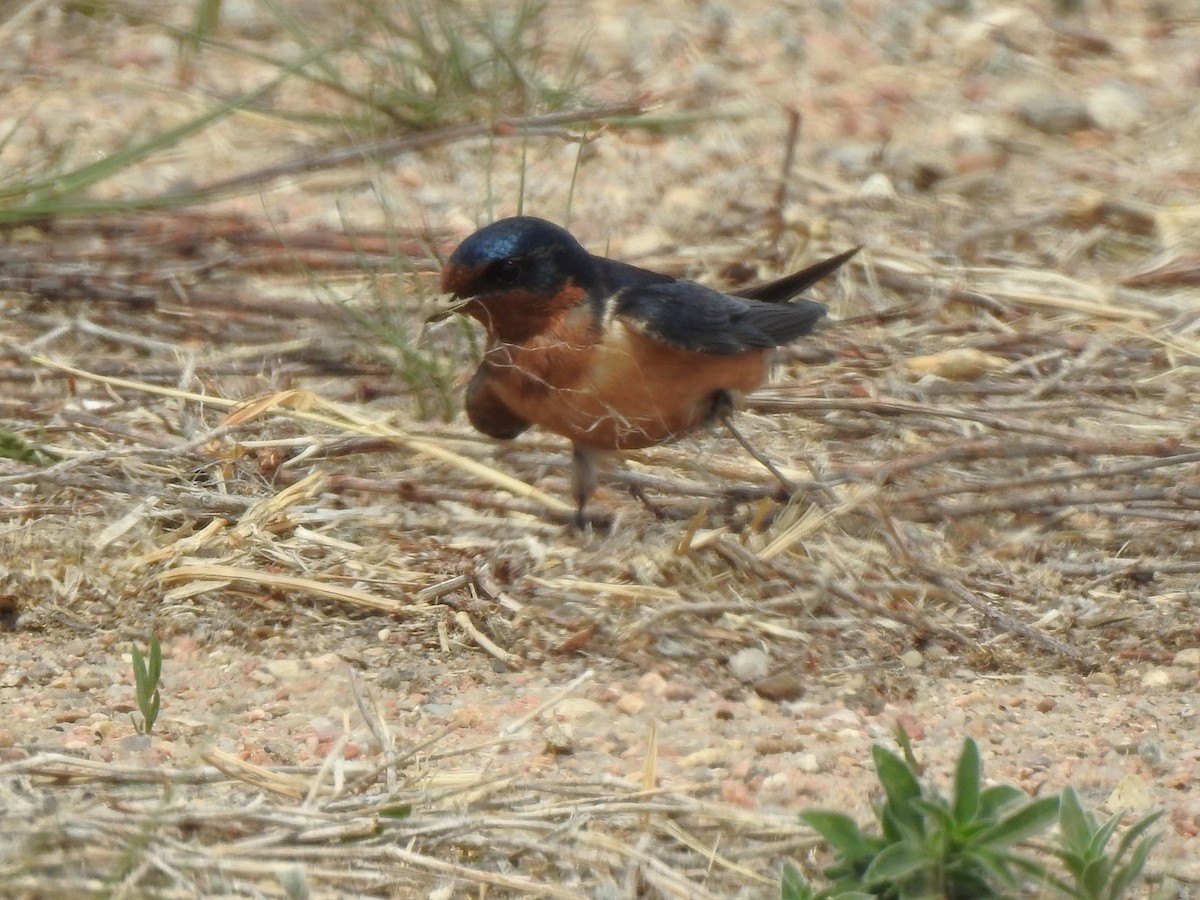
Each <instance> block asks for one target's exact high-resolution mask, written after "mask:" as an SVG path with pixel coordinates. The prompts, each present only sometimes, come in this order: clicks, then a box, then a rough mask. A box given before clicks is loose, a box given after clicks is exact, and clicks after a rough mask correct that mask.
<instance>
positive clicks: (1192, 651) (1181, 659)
mask: <svg viewBox="0 0 1200 900" xmlns="http://www.w3.org/2000/svg"><path fill="white" fill-rule="evenodd" d="M1175 665H1177V666H1180V667H1182V668H1185V669H1196V670H1200V647H1188V648H1187V649H1185V650H1180V651H1179V652H1178V653H1176V654H1175Z"/></svg>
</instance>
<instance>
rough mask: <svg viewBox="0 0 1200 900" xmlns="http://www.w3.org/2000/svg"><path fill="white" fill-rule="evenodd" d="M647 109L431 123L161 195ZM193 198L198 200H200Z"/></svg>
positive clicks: (257, 182)
mask: <svg viewBox="0 0 1200 900" xmlns="http://www.w3.org/2000/svg"><path fill="white" fill-rule="evenodd" d="M645 111H646V107H645V104H644V103H642V102H640V101H633V102H630V103H611V104H600V105H597V106H584V107H580V108H577V109H569V110H563V111H562V112H553V113H542V114H540V115H534V116H502V117H500V118H496V119H491V120H489V121H486V122H472V123H470V124H466V125H450V126H447V127H445V128H436V129H433V130H432V131H426V132H422V133H420V134H406V135H402V136H400V137H394V138H386V139H385V140H381V141H373V142H371V143H367V144H356V145H354V146H352V147H339V148H338V149H337V150H332V151H330V152H328V153H322V154H318V155H316V156H309V157H304V158H301V159H293V160H289V161H288V162H285V163H280V164H279V165H274V166H266V167H265V168H262V169H258V170H256V171H254V172H246V173H244V174H242V175H235V176H233V177H232V178H225V179H221V180H218V181H212V182H209V183H208V184H204V185H200V186H198V187H188V188H180V189H179V190H176V191H170V192H168V193H167V194H166V195H164V196H166V197H178V198H179V201H180V203H189V202H193V201H192V200H191V199H190V198H193V197H197V198H203V199H204V201H205V202H207V200H208V199H210V198H211V197H212V196H213V195H220V194H230V193H235V192H238V191H244V190H246V189H247V188H251V187H261V186H262V185H265V184H267V183H269V182H272V181H278V180H279V179H281V178H287V177H290V176H294V175H303V174H307V173H311V172H319V171H322V170H324V169H332V168H336V167H337V166H343V165H347V164H351V163H361V162H369V161H371V160H373V159H379V158H389V157H393V156H398V155H399V154H401V153H411V152H414V151H418V150H427V149H429V148H430V147H437V146H441V145H443V144H450V143H453V142H455V141H463V140H469V139H471V138H477V137H493V138H500V137H510V136H511V137H520V136H522V135H523V133H524V132H525V131H527V130H528V129H536V128H545V127H547V126H556V125H571V124H574V123H577V122H594V121H596V120H598V119H613V118H619V117H623V116H640V115H642V114H643V113H644V112H645ZM195 202H200V201H199V200H197V201H195Z"/></svg>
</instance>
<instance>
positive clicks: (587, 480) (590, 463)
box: [571, 444, 596, 531]
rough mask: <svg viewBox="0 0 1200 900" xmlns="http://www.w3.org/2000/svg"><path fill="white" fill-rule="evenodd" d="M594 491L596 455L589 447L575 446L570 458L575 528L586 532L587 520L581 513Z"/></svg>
mask: <svg viewBox="0 0 1200 900" xmlns="http://www.w3.org/2000/svg"><path fill="white" fill-rule="evenodd" d="M595 491H596V454H595V451H593V450H592V449H591V448H590V447H584V446H582V445H580V444H576V445H575V453H574V455H573V456H572V457H571V492H572V494H573V495H574V496H575V527H576V528H578V529H579V530H580V531H586V530H587V526H588V520H587V518H586V517H585V516H584V514H583V511H584V508H585V507H586V506H587V502H588V500H590V499H591V498H592V494H593V493H595Z"/></svg>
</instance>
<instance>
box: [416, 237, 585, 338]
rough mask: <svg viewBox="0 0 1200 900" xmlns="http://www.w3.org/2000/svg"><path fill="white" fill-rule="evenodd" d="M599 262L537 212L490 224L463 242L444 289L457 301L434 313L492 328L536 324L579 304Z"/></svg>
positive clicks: (444, 278)
mask: <svg viewBox="0 0 1200 900" xmlns="http://www.w3.org/2000/svg"><path fill="white" fill-rule="evenodd" d="M595 277H596V276H595V262H594V261H593V259H592V256H591V254H589V253H588V252H587V251H586V250H585V249H584V248H583V247H582V246H581V245H580V243H579V242H578V241H577V240H575V238H573V237H572V236H571V234H570V232H568V231H566V230H565V229H563V228H560V227H559V226H557V225H555V224H553V223H552V222H547V221H546V220H545V219H537V218H534V217H532V216H515V217H513V218H510V219H501V220H499V221H498V222H493V223H492V224H491V225H486V226H484V227H483V228H481V229H479V230H478V231H476V232H475V233H474V234H472V235H471V236H470V237H468V238H467V239H466V240H465V241H463V242H462V243H461V244H459V246H458V249H457V250H455V251H454V253H453V254H452V255H451V256H450V259H449V260H448V261H447V262H446V265H445V268H443V269H442V290H443V291H444V292H446V293H447V294H451V295H453V296H454V298H455V299H456V300H457V301H458V302H457V303H456V304H455V305H454V306H452V307H451V308H450V309H448V310H443V311H441V312H439V313H436V314H435V317H434V318H435V319H442V318H445V317H446V316H448V315H450V314H451V313H454V312H463V313H466V314H468V315H471V316H474V317H475V318H476V319H479V320H480V321H481V322H483V324H484V325H485V326H487V328H488V330H489V331H491V332H493V333H494V334H498V335H499V336H501V338H502V339H508V336H506V335H505V334H504V332H514V331H517V330H523V329H527V328H536V325H537V323H538V321H539V320H544V319H546V318H548V317H549V316H552V315H554V314H555V313H556V312H559V311H561V310H562V309H564V308H567V307H570V306H574V305H577V304H578V303H580V302H582V301H583V300H584V298H585V297H586V295H587V293H588V290H589V288H590V287H591V285H592V283H593V282H594V281H595Z"/></svg>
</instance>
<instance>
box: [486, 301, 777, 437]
mask: <svg viewBox="0 0 1200 900" xmlns="http://www.w3.org/2000/svg"><path fill="white" fill-rule="evenodd" d="M585 313H586V311H580V312H579V313H574V312H573V313H569V314H568V315H566V316H563V317H561V318H560V319H558V320H557V321H556V322H555V323H554V326H553V327H551V328H549V329H547V330H546V331H544V332H543V333H542V334H540V335H538V336H537V337H536V338H533V339H531V340H528V341H525V342H524V343H522V344H520V345H512V344H503V343H496V344H494V345H493V346H492V347H491V348H490V349H489V350H488V353H487V356H486V357H485V361H484V366H485V369H486V372H487V376H486V377H487V380H488V383H489V387H490V388H491V390H492V391H493V392H494V393H495V394H496V396H497V397H499V398H500V399H501V400H502V401H503V402H504V404H505V405H506V406H508V407H509V408H510V409H511V410H512V411H513V412H514V413H516V414H517V415H518V416H520V417H521V418H523V419H526V420H528V421H530V422H533V423H534V424H536V425H539V426H541V427H542V428H544V429H546V430H547V431H552V432H555V433H556V434H561V435H564V436H565V437H568V438H570V439H571V440H572V441H575V442H576V443H579V444H583V445H585V446H589V447H595V448H597V449H604V450H632V449H636V448H639V447H649V446H652V445H654V444H661V443H665V442H667V441H671V440H674V439H676V438H678V437H681V436H682V435H684V434H686V433H687V432H688V431H690V430H692V429H693V428H695V427H696V426H697V425H699V424H700V423H701V422H703V421H704V419H705V418H706V417H707V416H708V415H709V413H710V412H711V411H712V401H713V395H714V394H715V393H716V392H718V391H730V392H732V393H734V394H740V393H745V392H748V391H751V390H753V389H754V388H756V387H758V385H760V384H761V383H762V380H763V378H764V376H765V372H766V362H765V359H766V354H765V353H764V352H763V351H752V352H748V353H743V354H738V355H736V356H713V355H709V354H704V353H694V352H691V351H687V350H680V349H677V348H674V347H670V346H666V345H663V344H660V343H657V342H656V341H653V340H650V339H649V338H647V337H645V336H644V335H642V334H640V333H639V332H637V331H636V330H634V329H632V328H630V327H628V326H627V325H625V324H623V323H622V322H621V321H620V320H617V321H616V322H614V323H613V324H612V326H611V328H610V329H609V330H608V332H607V333H606V334H605V335H604V336H603V339H601V340H597V339H596V336H595V335H594V333H593V331H592V329H593V327H594V326H592V325H591V323H590V321H589V320H588V318H587V317H586V315H585Z"/></svg>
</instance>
